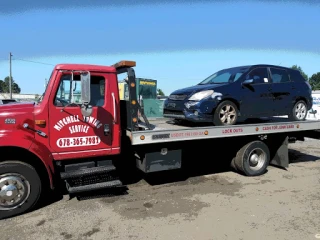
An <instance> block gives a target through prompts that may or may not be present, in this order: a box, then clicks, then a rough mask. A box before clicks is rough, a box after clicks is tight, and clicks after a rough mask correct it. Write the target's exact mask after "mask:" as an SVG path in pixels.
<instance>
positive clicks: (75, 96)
mask: <svg viewBox="0 0 320 240" xmlns="http://www.w3.org/2000/svg"><path fill="white" fill-rule="evenodd" d="M71 79H72V75H71V74H64V75H62V77H61V80H60V85H59V88H58V91H57V92H56V95H55V101H54V105H55V106H58V107H63V106H65V105H67V104H70V103H73V105H69V106H68V107H75V105H74V104H79V105H80V104H81V84H80V75H77V74H74V75H73V81H71ZM71 82H72V84H71ZM90 91H91V101H90V105H91V106H93V107H94V106H100V107H101V106H103V105H104V103H105V94H104V91H105V78H104V77H103V76H92V75H91V85H90ZM70 93H71V94H70Z"/></svg>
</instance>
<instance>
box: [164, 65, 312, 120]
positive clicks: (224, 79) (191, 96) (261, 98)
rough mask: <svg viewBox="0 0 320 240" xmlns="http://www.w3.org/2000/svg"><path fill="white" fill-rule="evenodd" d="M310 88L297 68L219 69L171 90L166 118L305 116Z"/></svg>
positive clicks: (165, 110) (296, 117) (257, 66)
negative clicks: (191, 83)
mask: <svg viewBox="0 0 320 240" xmlns="http://www.w3.org/2000/svg"><path fill="white" fill-rule="evenodd" d="M311 107H312V89H311V86H310V84H309V83H308V81H306V80H305V79H304V78H303V76H302V75H301V73H300V72H299V71H298V70H294V69H291V68H286V67H281V66H275V65H267V64H258V65H250V66H241V67H233V68H228V69H223V70H220V71H218V72H216V73H214V74H212V75H211V76H209V77H208V78H206V79H205V80H203V81H202V82H200V83H199V84H198V85H195V86H192V87H188V88H183V89H180V90H176V91H174V92H173V93H172V94H171V95H170V96H169V97H168V99H167V100H166V101H165V102H164V112H163V115H164V117H166V118H173V119H176V120H187V121H193V122H210V123H213V124H214V125H234V124H236V123H237V122H238V121H240V120H245V119H249V118H260V117H272V116H282V115H288V116H289V119H290V120H292V121H303V120H305V118H306V116H307V113H308V110H310V109H311Z"/></svg>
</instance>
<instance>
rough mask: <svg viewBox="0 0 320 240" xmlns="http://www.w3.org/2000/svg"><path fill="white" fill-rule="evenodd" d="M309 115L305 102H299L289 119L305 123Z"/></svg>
mask: <svg viewBox="0 0 320 240" xmlns="http://www.w3.org/2000/svg"><path fill="white" fill-rule="evenodd" d="M307 114H308V108H307V104H306V102H305V101H303V100H299V101H297V102H296V103H295V104H294V106H293V108H292V110H291V113H290V114H289V119H290V120H292V121H304V120H305V119H306V117H307Z"/></svg>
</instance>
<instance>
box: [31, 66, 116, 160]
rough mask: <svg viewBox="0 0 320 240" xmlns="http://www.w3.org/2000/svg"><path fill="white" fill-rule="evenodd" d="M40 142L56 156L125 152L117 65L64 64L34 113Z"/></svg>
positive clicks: (62, 158)
mask: <svg viewBox="0 0 320 240" xmlns="http://www.w3.org/2000/svg"><path fill="white" fill-rule="evenodd" d="M34 113H35V114H34V118H35V125H34V129H35V130H37V131H41V132H43V133H44V134H46V135H47V136H48V137H44V136H42V135H41V134H37V135H35V138H36V140H37V142H39V143H41V145H43V146H45V147H46V148H48V149H50V152H51V153H52V155H53V157H54V159H56V160H64V159H72V158H85V157H88V156H92V155H94V156H103V155H106V154H107V155H109V154H118V153H119V152H120V123H119V118H120V108H119V91H118V82H117V71H116V68H115V67H106V66H93V65H79V64H59V65H57V66H55V68H54V70H53V72H52V75H51V78H50V81H49V83H48V85H47V88H46V91H45V93H44V95H43V97H42V99H41V101H39V103H38V104H36V105H35V111H34Z"/></svg>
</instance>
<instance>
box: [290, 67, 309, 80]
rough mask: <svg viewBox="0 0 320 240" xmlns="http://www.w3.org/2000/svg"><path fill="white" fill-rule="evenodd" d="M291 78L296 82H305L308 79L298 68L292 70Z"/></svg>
mask: <svg viewBox="0 0 320 240" xmlns="http://www.w3.org/2000/svg"><path fill="white" fill-rule="evenodd" d="M290 79H291V81H294V82H305V81H307V80H306V79H305V78H304V77H303V76H302V75H301V73H300V72H299V71H298V70H291V71H290Z"/></svg>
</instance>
